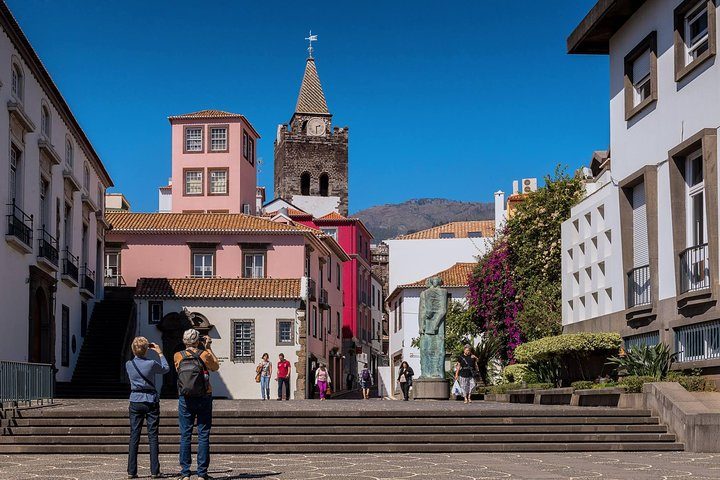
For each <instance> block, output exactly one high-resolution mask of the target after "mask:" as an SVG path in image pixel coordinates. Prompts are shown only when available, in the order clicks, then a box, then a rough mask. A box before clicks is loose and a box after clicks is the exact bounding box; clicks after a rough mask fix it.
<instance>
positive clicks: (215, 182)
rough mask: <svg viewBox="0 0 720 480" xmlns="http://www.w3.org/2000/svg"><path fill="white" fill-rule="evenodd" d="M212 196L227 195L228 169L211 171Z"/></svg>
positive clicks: (210, 190)
mask: <svg viewBox="0 0 720 480" xmlns="http://www.w3.org/2000/svg"><path fill="white" fill-rule="evenodd" d="M209 176H210V188H209V192H210V195H227V193H228V171H227V169H217V170H209Z"/></svg>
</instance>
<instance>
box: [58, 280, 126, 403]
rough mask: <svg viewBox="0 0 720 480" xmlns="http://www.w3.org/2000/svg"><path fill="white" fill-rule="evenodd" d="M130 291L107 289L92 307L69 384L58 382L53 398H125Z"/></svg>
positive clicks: (124, 288)
mask: <svg viewBox="0 0 720 480" xmlns="http://www.w3.org/2000/svg"><path fill="white" fill-rule="evenodd" d="M134 290H135V289H134V288H128V287H122V288H107V289H106V291H105V298H104V299H103V300H102V301H101V302H99V303H97V304H95V308H94V309H93V313H92V317H91V319H90V323H89V325H88V330H87V334H86V335H85V340H84V342H83V344H82V348H81V349H80V355H79V356H78V361H77V364H76V365H75V371H74V372H73V377H72V381H71V382H66V383H62V382H58V383H57V385H56V388H55V392H56V397H57V398H128V395H129V393H130V387H129V385H128V384H127V383H125V382H123V377H122V372H123V368H124V360H125V358H126V353H127V352H126V350H127V348H129V345H128V338H127V331H128V327H132V325H130V322H131V315H132V310H133V306H134V303H133V294H134Z"/></svg>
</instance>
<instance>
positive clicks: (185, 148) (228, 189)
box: [160, 110, 260, 214]
mask: <svg viewBox="0 0 720 480" xmlns="http://www.w3.org/2000/svg"><path fill="white" fill-rule="evenodd" d="M169 120H170V125H171V126H172V176H171V182H170V185H168V186H163V187H160V203H161V205H162V207H161V208H160V210H161V211H171V212H176V213H183V212H185V213H206V212H207V213H245V214H255V209H256V186H257V165H256V163H257V159H256V150H257V141H258V140H259V138H260V135H259V134H258V133H257V131H255V129H254V128H253V126H252V125H251V124H250V122H248V120H247V119H246V118H245V117H244V116H243V115H240V114H236V113H229V112H224V111H220V110H202V111H199V112H194V113H187V114H183V115H175V116H171V117H169ZM168 197H169V198H170V201H169V202H168V201H167V198H168Z"/></svg>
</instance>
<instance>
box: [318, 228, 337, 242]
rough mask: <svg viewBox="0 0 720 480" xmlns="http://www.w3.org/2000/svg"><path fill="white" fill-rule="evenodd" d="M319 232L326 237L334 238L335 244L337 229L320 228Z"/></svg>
mask: <svg viewBox="0 0 720 480" xmlns="http://www.w3.org/2000/svg"><path fill="white" fill-rule="evenodd" d="M320 230H322V232H323V233H324V234H325V235H328V236H330V237H332V238H334V239H335V241H336V242H337V233H338V229H337V228H335V227H333V228H328V227H321V228H320Z"/></svg>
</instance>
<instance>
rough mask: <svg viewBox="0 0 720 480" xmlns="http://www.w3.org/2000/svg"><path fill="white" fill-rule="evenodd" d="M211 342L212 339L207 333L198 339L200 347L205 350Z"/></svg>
mask: <svg viewBox="0 0 720 480" xmlns="http://www.w3.org/2000/svg"><path fill="white" fill-rule="evenodd" d="M211 343H212V340H211V339H210V338H209V337H208V336H207V335H203V336H202V337H200V338H199V339H198V348H199V349H200V350H205V349H206V348H207V347H208V345H210V344H211Z"/></svg>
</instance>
